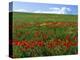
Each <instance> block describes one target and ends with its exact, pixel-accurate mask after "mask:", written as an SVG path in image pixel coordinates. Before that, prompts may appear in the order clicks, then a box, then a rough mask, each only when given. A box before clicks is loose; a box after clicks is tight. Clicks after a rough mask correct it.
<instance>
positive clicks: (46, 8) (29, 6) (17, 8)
mask: <svg viewBox="0 0 80 60" xmlns="http://www.w3.org/2000/svg"><path fill="white" fill-rule="evenodd" d="M9 8H10V9H9V10H10V11H12V10H13V12H28V13H29V12H30V13H49V14H71V15H77V14H78V7H77V5H63V4H48V3H32V2H13V9H12V6H11V3H10V6H9Z"/></svg>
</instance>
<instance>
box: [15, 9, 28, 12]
mask: <svg viewBox="0 0 80 60" xmlns="http://www.w3.org/2000/svg"><path fill="white" fill-rule="evenodd" d="M14 12H29V11H28V10H25V9H16V10H14Z"/></svg>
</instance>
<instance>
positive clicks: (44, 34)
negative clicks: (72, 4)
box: [10, 12, 78, 58]
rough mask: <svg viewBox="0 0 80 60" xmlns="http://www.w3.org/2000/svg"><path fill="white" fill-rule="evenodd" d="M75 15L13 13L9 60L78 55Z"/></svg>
mask: <svg viewBox="0 0 80 60" xmlns="http://www.w3.org/2000/svg"><path fill="white" fill-rule="evenodd" d="M77 20H78V18H77V15H64V14H40V13H18V12H14V13H13V20H12V21H13V23H12V24H13V25H12V37H13V39H12V40H10V41H12V43H10V45H12V49H13V52H12V53H13V55H12V57H13V58H22V57H40V56H57V55H72V54H77V53H78V23H77Z"/></svg>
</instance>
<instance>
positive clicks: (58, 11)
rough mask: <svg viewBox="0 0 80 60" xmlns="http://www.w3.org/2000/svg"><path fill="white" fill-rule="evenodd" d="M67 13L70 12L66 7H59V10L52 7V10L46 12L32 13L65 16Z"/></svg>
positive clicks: (37, 11)
mask: <svg viewBox="0 0 80 60" xmlns="http://www.w3.org/2000/svg"><path fill="white" fill-rule="evenodd" d="M68 11H71V10H70V8H67V7H61V8H58V7H54V8H53V7H52V8H49V10H48V11H40V10H36V11H33V13H50V14H67V12H68Z"/></svg>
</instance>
